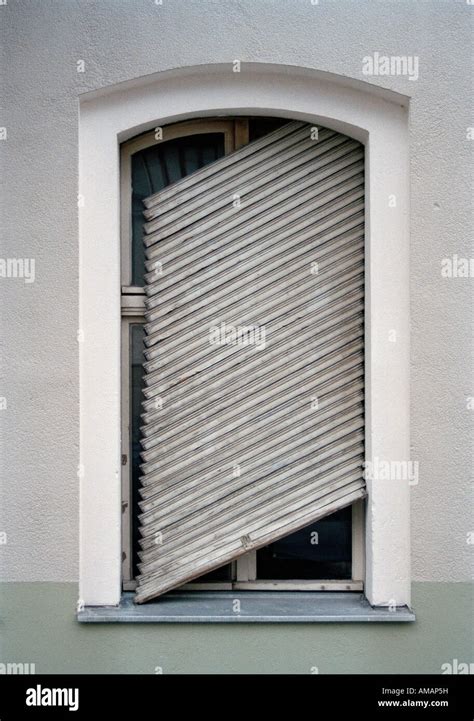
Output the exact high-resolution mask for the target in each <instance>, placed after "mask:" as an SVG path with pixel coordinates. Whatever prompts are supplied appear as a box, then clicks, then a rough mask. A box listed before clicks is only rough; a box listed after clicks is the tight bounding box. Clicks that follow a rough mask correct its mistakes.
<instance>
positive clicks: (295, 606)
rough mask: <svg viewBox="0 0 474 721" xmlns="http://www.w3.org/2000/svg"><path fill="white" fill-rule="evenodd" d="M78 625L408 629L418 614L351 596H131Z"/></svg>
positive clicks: (84, 616) (85, 614)
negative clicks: (138, 600) (146, 599)
mask: <svg viewBox="0 0 474 721" xmlns="http://www.w3.org/2000/svg"><path fill="white" fill-rule="evenodd" d="M236 601H239V602H240V604H236V603H235V602H236ZM239 605H240V609H239ZM234 609H235V610H234ZM77 619H78V621H80V622H81V623H366V622H391V623H393V622H396V623H397V622H398V623H400V622H403V623H405V622H407V621H414V620H415V614H414V613H413V611H412V610H411V609H410V608H408V607H407V606H398V607H397V608H396V609H393V610H390V609H389V608H388V607H382V606H379V607H373V606H371V605H370V604H369V602H368V601H367V599H366V598H365V596H364V595H363V594H361V593H351V592H348V593H344V592H340V593H332V592H317V591H313V592H307V591H286V592H285V591H264V592H259V591H245V592H243V593H240V594H239V593H236V592H235V591H194V592H179V591H176V592H173V593H168V594H166V595H165V596H163V597H161V598H160V599H158V600H157V601H154V602H150V603H145V604H142V605H136V604H134V602H133V593H131V592H125V593H123V595H122V598H121V600H120V604H119V605H118V606H86V607H84V608H83V609H82V610H81V611H79V612H78V613H77Z"/></svg>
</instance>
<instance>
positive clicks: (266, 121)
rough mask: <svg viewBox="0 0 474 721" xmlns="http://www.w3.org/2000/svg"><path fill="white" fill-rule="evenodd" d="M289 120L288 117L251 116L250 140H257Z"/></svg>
mask: <svg viewBox="0 0 474 721" xmlns="http://www.w3.org/2000/svg"><path fill="white" fill-rule="evenodd" d="M289 122H290V121H289V120H287V119H286V118H249V141H250V142H252V140H257V139H258V138H261V137H262V136H263V135H267V133H271V132H273V130H276V129H277V128H281V126H282V125H286V124H287V123H289Z"/></svg>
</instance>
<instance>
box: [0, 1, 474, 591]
mask: <svg viewBox="0 0 474 721" xmlns="http://www.w3.org/2000/svg"><path fill="white" fill-rule="evenodd" d="M473 13H474V7H473V6H470V5H468V4H467V3H466V2H465V1H464V0H429V1H427V2H425V1H423V0H410V1H408V2H404V1H403V0H396V1H388V0H380V1H378V2H374V1H373V0H354V1H350V0H347V1H346V0H319V4H317V5H312V4H311V1H310V0H219V2H217V1H215V0H214V1H213V0H163V5H155V4H154V2H153V0H41V2H38V1H37V0H36V1H35V0H22V1H21V2H19V0H8V5H6V6H0V20H1V24H2V31H1V32H2V36H3V40H2V44H3V46H4V54H5V56H6V58H7V59H8V60H7V65H6V68H5V67H4V70H3V76H2V85H3V100H4V102H3V110H2V112H1V116H0V121H1V122H0V125H1V126H6V127H7V132H8V138H7V140H6V141H0V152H1V153H2V156H3V157H2V167H3V168H4V177H3V186H2V191H1V192H2V198H3V200H4V206H3V212H2V217H1V224H2V232H1V237H2V250H1V257H3V258H9V257H16V258H34V259H35V261H36V269H35V270H36V280H35V282H34V283H31V284H25V283H24V282H23V281H22V280H21V279H18V278H17V279H15V278H6V279H3V278H0V283H1V290H2V296H3V311H2V332H1V337H2V340H3V342H4V343H5V346H6V353H7V358H8V363H7V364H5V366H6V367H4V368H3V370H2V378H1V385H0V396H4V397H6V399H7V404H8V407H7V408H6V409H5V410H2V411H0V419H1V422H2V439H3V440H2V455H3V470H4V479H3V483H2V491H3V500H2V518H1V520H0V530H4V531H6V532H7V534H8V543H7V545H3V546H0V554H1V555H0V559H2V576H3V578H4V579H11V580H50V581H64V580H74V579H76V578H77V575H78V479H77V475H76V471H77V464H78V348H77V343H76V331H77V327H78V284H77V275H78V240H77V205H76V194H77V125H78V94H79V93H81V92H84V91H87V90H92V89H95V88H99V87H101V86H105V85H109V84H114V83H118V82H121V81H123V80H127V79H130V78H134V77H137V76H141V75H145V74H149V73H153V72H156V71H159V70H165V69H169V68H177V67H181V66H189V65H195V64H203V63H229V64H230V63H231V61H232V60H234V59H240V60H241V61H242V62H243V63H245V62H246V61H248V62H250V61H252V62H266V63H277V64H278V63H281V64H287V65H300V66H306V67H310V68H317V69H320V70H326V71H330V72H332V73H337V74H340V75H345V76H349V77H353V78H358V79H360V80H368V81H370V82H373V83H375V84H377V83H378V84H380V85H383V86H385V87H388V88H390V89H392V90H396V91H399V92H401V93H403V94H410V95H412V102H411V111H410V129H411V134H410V142H411V299H412V300H411V310H412V339H411V342H412V351H411V352H412V387H411V393H412V414H411V415H412V450H413V458H414V459H415V460H417V461H419V464H420V479H419V484H418V485H417V486H414V487H413V488H412V527H413V575H414V578H415V579H422V580H434V581H443V580H444V581H456V580H463V579H466V578H468V577H469V575H470V574H469V566H470V557H472V548H473V546H469V545H468V544H467V543H466V534H467V532H468V531H470V530H471V527H472V521H471V517H470V500H469V493H470V485H469V472H470V471H471V467H472V451H471V444H470V431H469V427H470V426H469V424H470V423H471V424H472V417H473V416H472V414H473V412H474V411H469V410H467V407H466V398H467V397H468V396H470V395H474V388H473V386H472V377H471V360H470V342H471V328H472V325H471V320H472V315H471V304H470V288H471V287H472V280H468V279H463V278H456V279H454V278H453V279H443V278H441V274H440V267H441V259H442V258H444V257H446V256H448V257H449V256H451V255H452V254H454V253H457V254H458V255H459V256H466V257H467V256H468V255H469V239H470V234H471V231H472V216H471V211H470V202H469V187H468V176H469V159H470V153H471V152H472V151H471V148H472V144H471V145H470V142H471V143H472V141H469V140H467V137H466V131H467V127H468V126H469V125H470V123H472V120H471V118H470V107H469V105H468V97H469V93H470V81H469V73H470V70H471V67H470V65H471V52H470V47H471V45H470V42H471V41H470V38H471V32H472V18H473ZM375 51H378V52H380V53H383V54H385V55H395V56H400V55H417V56H419V63H420V76H419V79H418V80H417V81H416V82H413V81H410V80H409V79H408V78H407V77H371V78H366V77H364V76H363V75H362V72H361V71H362V58H363V57H364V56H365V55H370V54H372V53H374V52H375ZM78 60H84V62H85V72H84V73H78V72H77V70H76V63H77V61H78ZM2 64H3V65H4V66H5V58H4V63H2ZM229 71H230V65H229ZM243 71H244V72H245V66H243ZM104 272H106V269H104ZM104 302H106V299H104ZM98 312H100V308H99V307H98Z"/></svg>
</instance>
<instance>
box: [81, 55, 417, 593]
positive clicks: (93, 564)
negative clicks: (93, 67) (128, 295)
mask: <svg viewBox="0 0 474 721" xmlns="http://www.w3.org/2000/svg"><path fill="white" fill-rule="evenodd" d="M407 107H408V98H407V97H405V96H402V95H399V94H396V93H393V92H391V91H387V90H383V89H381V88H379V87H375V86H371V85H370V84H368V83H362V82H360V81H355V80H350V79H349V78H341V77H338V76H333V75H330V74H327V73H320V72H317V71H314V70H308V69H303V68H296V67H287V66H276V65H264V64H248V65H246V64H245V63H243V64H242V68H241V72H240V73H234V72H232V63H229V64H228V65H225V66H223V65H211V66H197V67H195V68H187V69H182V70H178V71H167V72H163V73H156V74H154V75H152V76H147V77H145V78H141V79H138V80H136V81H130V82H127V83H121V84H120V85H117V86H113V87H111V88H105V89H103V90H101V91H94V92H92V93H86V94H84V95H82V96H81V98H80V116H79V194H80V196H82V202H81V203H80V204H79V206H80V207H79V266H80V279H79V306H80V311H79V317H80V321H79V331H80V333H79V334H78V337H79V340H80V343H79V354H80V459H79V464H80V469H81V472H80V474H79V477H80V585H79V597H80V599H81V601H82V602H83V603H84V604H85V605H86V606H104V605H107V606H109V605H117V604H118V603H119V601H120V597H121V438H120V435H121V419H120V405H121V404H120V392H121V381H120V339H121V330H120V329H121V325H120V323H121V319H120V252H121V249H120V162H119V158H120V153H119V146H120V143H121V142H123V141H125V140H127V139H129V138H131V137H133V136H134V135H137V134H138V133H141V132H145V131H146V130H150V129H151V128H154V127H156V126H160V125H165V124H167V123H171V122H176V121H180V120H184V119H187V118H193V117H206V116H214V117H215V116H217V115H223V116H225V115H228V114H229V115H230V114H232V115H239V114H242V115H267V116H269V115H274V116H281V117H288V118H294V119H301V120H306V121H308V122H314V123H317V124H321V125H323V126H326V127H330V128H333V129H335V130H338V131H340V132H342V133H345V134H347V135H349V136H352V137H354V138H356V139H357V140H359V141H361V142H363V143H364V144H365V145H366V446H367V448H366V460H367V461H371V460H374V459H380V460H382V459H383V460H397V461H405V460H408V459H409V451H410V442H409V328H410V326H409V252H408V251H409V231H408V217H409V214H408V211H409V208H408V203H409V162H408V110H407ZM392 195H393V196H395V197H396V207H391V204H389V196H392ZM99 307H100V312H99ZM391 331H395V333H396V342H391ZM392 337H393V336H392ZM409 491H410V489H409V485H408V481H406V482H404V481H393V480H392V481H388V480H376V481H371V480H370V479H369V480H368V501H367V509H366V578H365V593H366V596H367V599H368V601H369V603H371V604H372V605H374V606H387V605H392V604H394V603H395V604H396V605H397V606H404V605H410V540H409V527H410V526H409V524H410V513H409V507H410V497H409Z"/></svg>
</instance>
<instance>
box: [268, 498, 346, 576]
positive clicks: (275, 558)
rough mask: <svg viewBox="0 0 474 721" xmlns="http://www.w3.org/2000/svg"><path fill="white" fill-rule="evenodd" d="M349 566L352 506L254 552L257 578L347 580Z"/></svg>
mask: <svg viewBox="0 0 474 721" xmlns="http://www.w3.org/2000/svg"><path fill="white" fill-rule="evenodd" d="M351 568H352V508H351V507H348V508H343V509H342V511H338V512H337V513H333V514H332V515H331V516H328V517H327V518H323V519H322V520H320V521H317V522H316V523H313V524H312V525H311V526H307V527H306V528H303V529H302V530H300V531H297V532H296V533H292V534H291V535H290V536H286V538H282V539H281V540H280V541H276V542H275V543H271V544H270V545H269V546H265V548H261V549H260V550H259V551H257V578H258V579H280V580H284V579H304V580H318V579H330V578H332V579H348V578H351Z"/></svg>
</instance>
